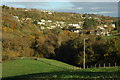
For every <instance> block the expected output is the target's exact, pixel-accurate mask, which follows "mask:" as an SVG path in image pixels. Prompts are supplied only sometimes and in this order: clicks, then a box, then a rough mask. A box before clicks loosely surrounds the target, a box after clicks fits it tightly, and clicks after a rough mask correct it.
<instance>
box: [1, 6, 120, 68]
mask: <svg viewBox="0 0 120 80" xmlns="http://www.w3.org/2000/svg"><path fill="white" fill-rule="evenodd" d="M1 7H2V27H0V32H1V33H2V46H3V50H2V51H3V52H2V53H3V55H2V60H3V61H5V60H14V59H16V58H19V57H40V58H49V59H55V60H59V61H62V62H65V63H68V64H71V65H74V66H78V67H82V66H83V52H84V49H83V48H84V44H83V39H85V38H86V42H85V45H86V47H85V48H86V51H85V52H86V65H88V66H90V65H95V64H96V65H98V64H104V63H106V64H107V66H108V63H111V65H112V66H114V64H115V63H116V64H117V65H120V63H119V61H120V46H119V45H120V42H119V41H120V33H119V31H120V30H119V28H120V27H119V24H117V23H119V22H118V19H117V18H116V17H110V16H102V15H95V14H77V13H65V12H53V11H44V10H37V9H26V8H15V7H8V6H5V5H3V6H1Z"/></svg>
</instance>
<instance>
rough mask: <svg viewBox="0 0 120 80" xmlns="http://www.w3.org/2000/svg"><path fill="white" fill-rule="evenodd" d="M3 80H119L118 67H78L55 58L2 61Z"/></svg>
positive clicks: (119, 70) (119, 69) (119, 71)
mask: <svg viewBox="0 0 120 80" xmlns="http://www.w3.org/2000/svg"><path fill="white" fill-rule="evenodd" d="M2 66H3V80H55V79H56V80H59V79H60V80H66V79H69V80H71V79H76V80H79V79H82V80H88V79H92V80H94V79H100V80H101V79H105V80H114V79H115V80H119V79H120V77H119V76H120V67H105V68H104V67H101V68H89V69H80V68H77V67H74V66H71V65H68V64H66V63H63V62H59V61H56V60H50V59H44V58H41V59H40V60H33V59H24V60H21V59H18V60H12V61H6V62H3V65H2Z"/></svg>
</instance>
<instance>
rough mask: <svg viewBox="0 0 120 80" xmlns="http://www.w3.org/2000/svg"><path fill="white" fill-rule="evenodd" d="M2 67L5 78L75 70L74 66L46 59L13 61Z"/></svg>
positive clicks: (4, 63)
mask: <svg viewBox="0 0 120 80" xmlns="http://www.w3.org/2000/svg"><path fill="white" fill-rule="evenodd" d="M58 64H59V65H58ZM2 66H3V74H2V76H3V77H12V76H20V75H27V74H34V73H47V72H55V71H66V70H71V69H72V68H73V66H72V65H68V64H65V63H62V62H59V61H55V60H49V59H44V58H41V59H40V60H33V59H24V60H21V59H18V60H11V61H7V62H3V64H2Z"/></svg>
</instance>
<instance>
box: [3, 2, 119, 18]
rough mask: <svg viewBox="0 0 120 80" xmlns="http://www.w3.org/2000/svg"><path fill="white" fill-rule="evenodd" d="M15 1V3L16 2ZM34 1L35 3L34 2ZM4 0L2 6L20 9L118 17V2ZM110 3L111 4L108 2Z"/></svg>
mask: <svg viewBox="0 0 120 80" xmlns="http://www.w3.org/2000/svg"><path fill="white" fill-rule="evenodd" d="M14 1H15V2H14ZM32 1H34V2H32ZM42 1H43V0H4V1H3V2H2V4H1V5H4V4H5V5H8V6H12V7H19V8H29V9H30V8H36V9H42V10H52V11H59V12H73V13H93V14H100V15H106V16H116V17H117V16H118V0H104V2H103V0H101V1H102V2H98V0H92V2H91V0H84V2H83V0H74V2H73V0H61V1H60V2H57V1H58V0H44V1H47V2H42ZM108 1H109V2H108Z"/></svg>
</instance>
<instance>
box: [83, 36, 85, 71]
mask: <svg viewBox="0 0 120 80" xmlns="http://www.w3.org/2000/svg"><path fill="white" fill-rule="evenodd" d="M83 56H84V57H83V69H85V38H84V55H83Z"/></svg>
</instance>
